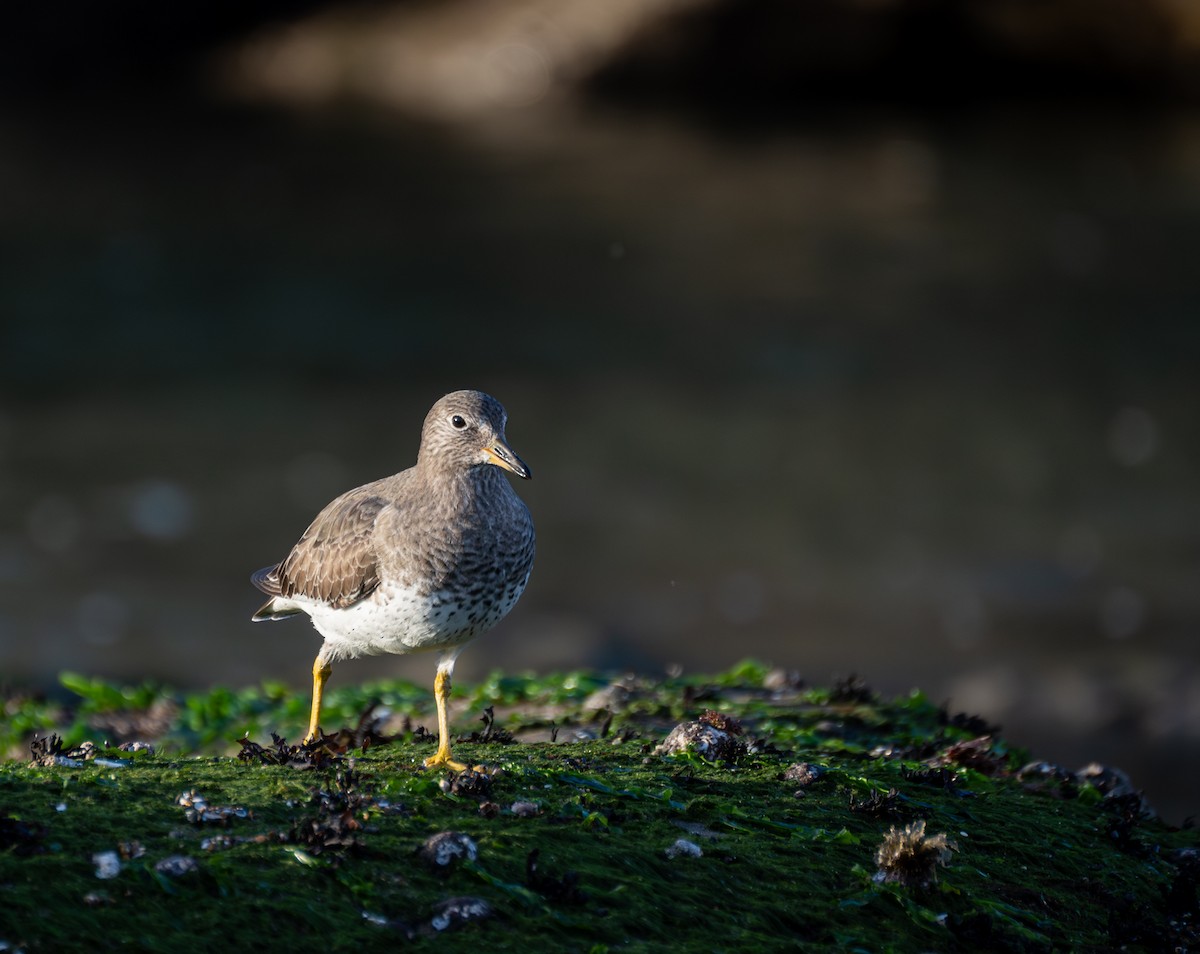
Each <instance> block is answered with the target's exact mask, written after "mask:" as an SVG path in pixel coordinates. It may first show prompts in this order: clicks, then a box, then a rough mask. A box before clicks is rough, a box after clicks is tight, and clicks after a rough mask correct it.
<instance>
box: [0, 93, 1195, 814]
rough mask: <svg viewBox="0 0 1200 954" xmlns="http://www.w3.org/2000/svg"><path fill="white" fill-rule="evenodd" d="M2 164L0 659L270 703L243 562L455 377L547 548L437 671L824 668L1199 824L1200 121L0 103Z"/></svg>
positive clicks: (359, 476)
mask: <svg viewBox="0 0 1200 954" xmlns="http://www.w3.org/2000/svg"><path fill="white" fill-rule="evenodd" d="M0 196H2V199H3V201H2V203H0V309H2V311H0V314H2V316H3V325H2V328H3V331H2V332H0V375H2V384H0V395H2V401H3V403H2V404H0V664H2V672H3V678H4V679H5V680H6V681H9V682H12V681H18V682H25V683H32V684H35V685H42V686H50V685H53V684H54V682H55V679H56V674H57V673H58V672H60V671H61V670H63V669H72V670H81V671H84V672H88V673H96V674H101V675H105V676H110V677H114V678H119V679H128V680H140V679H142V678H145V677H156V678H162V679H165V680H169V681H170V682H172V683H176V684H179V685H182V686H205V685H209V684H211V683H214V682H220V683H231V684H245V683H252V682H256V681H258V680H260V679H264V678H281V679H285V680H287V681H289V682H291V683H293V684H294V685H296V687H297V691H298V692H306V691H307V678H308V671H309V667H310V666H311V661H312V656H313V655H314V654H315V652H316V649H317V640H316V637H315V635H314V634H313V632H312V630H311V628H310V627H309V626H308V625H307V623H305V622H304V621H293V622H291V623H278V624H272V625H253V624H251V623H250V622H249V615H250V614H251V613H252V612H253V610H254V609H255V608H256V606H257V605H258V595H257V594H256V592H255V591H253V590H252V589H251V587H250V585H249V582H248V580H247V577H248V575H249V573H250V572H251V571H252V570H254V569H256V568H258V567H259V566H262V565H265V564H267V563H270V562H274V561H276V560H278V559H280V558H281V557H282V556H283V555H284V554H285V553H286V551H287V549H288V547H289V546H290V545H291V543H292V542H293V541H294V540H295V538H296V537H297V535H298V534H299V533H300V531H301V530H302V529H303V528H304V526H305V525H306V523H307V521H308V519H310V518H311V516H312V515H313V514H314V513H315V512H316V510H317V509H319V507H320V506H321V505H322V504H324V503H325V502H326V500H328V499H329V498H330V497H332V496H334V495H335V494H337V493H339V492H340V491H342V490H344V489H346V488H348V487H350V486H353V485H355V484H357V483H361V482H364V481H366V480H369V479H373V478H375V477H378V476H381V475H383V474H386V473H390V472H392V471H394V470H397V469H400V468H401V467H404V466H407V465H408V464H409V463H411V461H412V460H413V457H414V455H415V450H416V442H417V435H418V430H419V427H420V422H421V420H422V418H423V416H424V413H425V411H426V409H427V408H428V406H429V404H430V403H431V402H432V401H433V399H434V398H436V397H437V396H438V395H440V394H441V393H443V392H444V391H446V390H450V389H452V388H457V387H480V388H483V389H486V390H488V391H490V392H492V393H494V394H495V395H496V396H497V397H499V398H500V399H501V400H502V401H504V402H505V404H506V405H507V406H508V410H509V413H510V425H509V437H510V439H511V441H512V443H513V446H514V448H515V449H516V450H517V452H518V453H520V454H521V455H522V456H523V457H524V458H525V459H526V460H527V461H529V463H530V464H531V466H532V467H533V470H534V473H535V480H534V481H532V482H531V483H528V484H525V483H522V484H521V486H520V488H519V490H520V491H521V493H522V494H523V496H524V497H525V499H526V500H527V502H528V503H529V505H530V508H531V510H532V511H533V514H534V517H535V520H536V522H537V525H538V531H539V559H538V563H537V565H536V566H535V569H534V575H533V580H532V583H531V587H530V589H529V591H528V593H527V595H526V596H525V597H524V598H523V600H522V603H521V604H520V606H519V607H518V609H517V610H516V611H515V612H514V613H513V615H512V616H511V617H510V618H509V619H508V620H507V621H506V622H505V623H504V624H503V625H502V626H501V627H500V628H499V629H497V630H496V631H494V632H493V633H492V634H489V635H488V636H487V637H486V638H485V639H483V640H481V641H480V642H478V643H476V644H475V645H473V646H472V647H471V648H470V650H468V651H467V652H466V653H465V654H464V656H463V657H462V659H461V660H460V662H459V669H458V672H459V674H460V675H461V676H462V677H463V678H465V679H473V678H478V677H479V676H481V675H483V674H484V673H486V672H487V671H489V670H490V669H492V668H495V667H504V668H508V669H537V670H552V669H566V668H574V667H583V666H597V667H604V668H616V669H624V668H636V669H642V670H646V671H649V672H654V671H661V670H662V669H663V668H664V667H665V666H667V665H669V664H675V663H677V664H680V665H682V666H683V667H684V668H685V669H687V670H690V671H714V670H719V669H723V668H727V667H728V666H730V665H731V664H733V663H734V662H736V661H738V660H740V659H742V658H745V657H747V656H756V657H759V658H762V659H765V660H769V661H772V662H774V663H777V664H779V665H782V666H786V667H789V668H794V669H798V670H800V671H801V672H802V673H803V674H804V675H805V677H806V678H808V679H809V680H810V681H812V682H816V683H823V682H827V681H828V680H829V679H830V678H831V676H833V675H834V674H848V673H850V672H857V673H859V674H862V675H863V676H865V677H866V678H867V680H868V681H869V682H870V683H871V684H872V685H873V686H875V687H876V688H878V689H879V690H881V691H885V692H889V693H894V692H906V691H908V690H909V689H911V688H913V687H917V686H919V687H921V688H923V689H924V690H925V691H926V692H927V693H928V694H930V695H931V696H932V697H934V698H935V699H943V698H948V699H950V700H951V704H952V706H953V707H954V708H956V709H966V710H970V711H977V712H980V713H982V714H983V715H985V716H987V717H989V718H991V719H993V720H995V721H998V722H1001V723H1003V724H1004V726H1005V731H1006V734H1007V735H1008V736H1009V737H1010V738H1011V739H1012V740H1013V741H1014V742H1016V743H1018V744H1025V745H1028V746H1030V747H1031V748H1033V749H1034V750H1035V752H1036V753H1037V754H1038V755H1040V756H1043V757H1047V758H1051V759H1060V760H1062V761H1064V762H1066V763H1067V764H1068V765H1069V767H1072V768H1075V767H1078V766H1079V765H1080V764H1082V763H1083V762H1085V761H1088V760H1091V759H1093V758H1096V759H1101V760H1103V761H1106V762H1109V763H1112V764H1116V765H1119V766H1121V767H1124V768H1125V769H1126V770H1128V771H1129V772H1131V774H1132V775H1133V776H1134V780H1135V782H1136V783H1138V784H1139V785H1141V786H1144V787H1145V788H1146V790H1147V792H1148V794H1149V795H1150V797H1151V799H1152V801H1154V802H1155V804H1157V805H1158V806H1159V807H1160V809H1161V810H1162V811H1163V812H1164V813H1165V814H1166V815H1167V816H1168V818H1170V819H1171V820H1174V821H1179V820H1180V819H1182V818H1183V817H1184V816H1185V815H1187V814H1191V813H1194V812H1195V811H1196V810H1197V808H1200V800H1198V799H1197V796H1196V792H1197V790H1198V788H1200V769H1198V768H1197V766H1198V765H1200V759H1198V756H1200V586H1197V576H1198V572H1200V498H1198V495H1197V488H1198V487H1200V480H1198V478H1200V451H1198V442H1197V434H1198V433H1200V428H1198V424H1200V421H1198V417H1200V406H1198V402H1197V384H1196V381H1197V370H1198V368H1200V364H1198V362H1197V358H1198V357H1200V324H1198V322H1197V320H1196V315H1197V312H1198V309H1200V283H1198V281H1197V272H1196V253H1197V249H1200V218H1198V212H1200V119H1198V118H1197V117H1195V116H1191V115H1177V114H1172V115H1167V116H1156V117H1152V118H1135V117H1131V116H1122V115H1114V114H1107V113H1098V114H1094V115H1089V116H1080V115H1077V114H1075V113H1071V112H1062V113H1055V112H1052V111H1048V110H1047V111H1042V112H1041V113H1039V114H1035V115H1031V114H1028V113H1027V112H1009V113H1005V112H1002V111H995V112H993V113H991V114H990V115H987V116H984V117H979V118H977V119H974V120H972V121H970V122H961V121H960V122H959V123H957V124H955V125H947V124H942V125H937V126H934V125H930V124H923V123H920V122H915V121H911V120H903V119H895V118H887V117H881V118H862V119H861V120H860V121H858V122H855V123H853V124H844V125H839V126H837V127H832V126H831V127H820V128H813V129H810V130H807V131H804V132H797V131H790V132H786V133H757V134H755V135H754V136H751V137H740V138H722V137H721V136H719V135H716V134H713V133H710V132H704V131H701V130H697V129H694V128H690V127H686V126H678V125H673V124H670V123H666V122H661V121H658V122H652V121H649V120H647V119H634V118H630V117H627V116H623V115H619V114H616V115H614V114H598V115H579V116H575V117H570V118H564V119H562V120H561V121H559V122H557V123H555V124H553V125H547V126H540V127H533V128H530V129H525V130H522V131H521V134H520V135H517V134H515V133H514V132H513V131H512V130H503V129H495V130H485V131H479V132H477V133H475V134H472V135H467V134H458V135H454V134H451V133H448V132H445V131H438V130H434V129H431V128H425V127H409V126H405V125H402V124H399V123H397V122H392V121H384V120H382V119H381V118H380V117H378V116H375V117H370V118H367V119H363V120H362V121H355V120H353V119H352V118H348V117H346V116H338V117H315V118H314V117H308V118H304V119H287V118H280V117H278V116H273V115H268V114H261V113H253V112H244V111H242V112H239V111H233V110H222V109H217V108H208V107H198V106H188V107H181V106H180V105H179V104H178V103H174V104H172V106H171V108H169V109H168V108H163V109H156V108H154V107H151V106H140V107H137V108H134V107H127V108H124V109H121V108H115V107H112V106H111V105H110V106H106V107H105V108H104V109H93V108H86V109H85V108H81V107H72V108H68V107H56V108H54V109H32V108H29V107H23V108H15V107H9V108H7V109H6V110H5V111H3V112H0ZM432 666H433V662H432V659H429V658H420V657H411V658H407V659H401V658H392V657H387V658H379V659H373V660H366V661H358V662H353V663H347V664H343V665H342V666H339V667H338V669H337V671H336V672H335V674H334V680H335V685H336V683H337V682H338V681H341V680H346V681H349V680H364V679H370V678H377V677H383V676H389V675H402V676H406V677H408V678H412V679H416V680H422V681H424V680H428V679H430V678H431V676H432Z"/></svg>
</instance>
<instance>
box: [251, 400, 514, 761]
mask: <svg viewBox="0 0 1200 954" xmlns="http://www.w3.org/2000/svg"><path fill="white" fill-rule="evenodd" d="M507 419H508V415H507V414H506V413H505V411H504V408H503V407H502V406H501V404H500V402H499V401H497V400H496V399H495V398H493V397H490V396H489V395H487V394H484V393H483V392H481V391H454V392H453V393H451V394H447V395H446V396H445V397H443V398H442V399H441V400H439V401H438V402H437V403H436V404H434V405H433V408H432V409H431V410H430V411H429V414H428V416H426V418H425V425H424V427H423V428H422V430H421V447H420V450H419V452H418V454H417V462H416V464H415V465H414V466H412V467H410V468H408V470H405V471H401V472H400V473H398V474H394V475H393V476H391V477H384V478H383V479H382V480H377V481H374V482H373V483H369V484H364V485H363V486H362V487H357V488H355V489H354V490H350V491H347V492H346V493H344V494H342V495H341V496H340V497H338V498H337V499H336V500H334V501H333V502H332V503H330V504H329V505H328V506H327V507H326V508H325V509H324V510H322V511H321V512H320V513H319V514H317V518H316V519H315V520H314V521H313V522H312V524H311V525H310V526H309V528H308V529H307V530H305V531H304V535H303V536H302V537H301V538H300V541H299V542H298V543H297V544H296V545H295V546H294V547H292V552H291V553H289V554H288V556H287V558H286V559H285V560H284V561H283V562H282V563H277V564H275V565H274V566H268V567H264V568H263V569H261V570H259V571H258V572H257V573H255V574H254V575H253V576H252V577H251V581H252V582H253V583H254V585H255V586H257V587H258V588H259V589H260V590H262V591H263V592H264V593H266V594H267V595H268V596H270V599H269V600H267V602H266V603H264V604H263V605H262V608H261V609H259V611H258V612H257V613H255V614H254V616H253V617H252V618H253V619H254V620H265V619H286V618H287V617H289V616H296V615H298V614H300V613H307V614H308V615H309V617H310V618H311V619H312V622H313V625H314V626H315V627H316V629H317V631H318V632H319V633H320V634H321V635H322V636H323V637H324V639H325V641H324V643H323V644H322V645H321V650H320V652H318V653H317V658H316V661H315V662H314V663H313V670H312V672H313V693H312V712H311V716H310V718H309V723H308V733H307V735H306V736H305V740H306V741H311V740H312V739H314V738H316V737H318V735H319V733H320V729H319V723H320V718H321V696H322V693H323V692H324V690H325V683H326V681H327V680H328V679H329V673H330V671H331V668H332V664H333V663H335V662H337V661H338V660H340V659H352V658H354V657H356V656H372V655H377V654H379V653H412V652H422V651H429V650H433V651H436V652H437V653H438V664H437V677H436V679H435V680H434V700H435V702H436V704H437V719H438V748H437V752H436V753H435V754H434V755H433V756H431V757H430V758H428V759H426V760H425V765H426V767H435V766H446V767H447V768H450V769H453V770H456V771H461V770H462V769H463V768H464V766H463V765H462V764H461V763H459V762H455V761H453V760H452V759H451V758H450V734H449V730H448V728H447V720H446V700H447V699H448V698H449V696H450V678H451V674H452V673H453V671H454V661H455V659H456V658H457V657H458V654H459V653H460V652H461V651H462V649H463V647H464V646H466V644H467V643H469V642H470V641H471V640H472V639H474V638H475V637H477V636H479V635H481V634H482V633H484V632H486V631H487V630H489V629H491V628H492V627H493V626H495V625H496V623H498V622H499V621H500V620H501V619H503V618H504V617H505V616H506V615H507V614H508V611H509V610H511V609H512V608H513V605H514V604H515V603H516V602H517V599H518V598H519V597H520V595H521V593H522V592H524V590H525V584H526V583H528V582H529V571H530V569H531V567H532V566H533V552H534V533H533V520H532V519H531V518H530V516H529V510H528V509H527V508H526V506H525V504H524V503H522V501H521V498H520V497H518V496H517V494H516V491H514V490H513V488H512V485H511V484H510V483H509V482H508V480H506V479H505V477H504V475H503V474H501V473H500V471H501V470H507V471H509V472H510V473H513V474H516V475H517V476H518V477H522V478H526V479H527V478H528V477H529V476H530V473H529V468H528V467H526V466H525V463H524V462H523V461H522V460H521V458H519V457H518V456H517V455H516V454H515V453H513V451H512V449H511V448H510V447H509V446H508V440H507V438H506V437H505V436H504V425H505V423H506V421H507Z"/></svg>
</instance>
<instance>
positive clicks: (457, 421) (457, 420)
mask: <svg viewBox="0 0 1200 954" xmlns="http://www.w3.org/2000/svg"><path fill="white" fill-rule="evenodd" d="M450 423H451V424H453V425H454V426H455V427H457V428H463V427H466V426H467V422H466V421H465V420H464V419H463V416H462V415H461V414H455V415H454V417H452V418H450Z"/></svg>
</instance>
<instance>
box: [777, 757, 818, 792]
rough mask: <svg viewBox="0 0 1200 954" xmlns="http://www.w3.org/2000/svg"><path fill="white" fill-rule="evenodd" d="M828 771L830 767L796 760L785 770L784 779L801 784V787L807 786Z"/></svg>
mask: <svg viewBox="0 0 1200 954" xmlns="http://www.w3.org/2000/svg"><path fill="white" fill-rule="evenodd" d="M827 771H828V769H826V768H824V767H823V766H820V765H813V764H812V763H811V762H796V763H794V764H792V765H789V766H788V767H787V768H786V769H785V770H784V773H783V780H784V781H785V782H792V783H794V784H796V785H799V786H800V787H801V788H805V787H806V786H809V785H811V784H812V783H813V782H815V781H816V780H817V779H819V778H820V777H821V776H822V775H824V774H825V773H826V772H827Z"/></svg>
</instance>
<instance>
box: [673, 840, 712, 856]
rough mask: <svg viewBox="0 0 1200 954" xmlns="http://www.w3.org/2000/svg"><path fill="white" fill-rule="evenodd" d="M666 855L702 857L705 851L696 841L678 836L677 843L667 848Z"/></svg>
mask: <svg viewBox="0 0 1200 954" xmlns="http://www.w3.org/2000/svg"><path fill="white" fill-rule="evenodd" d="M666 855H667V857H668V858H700V857H703V855H704V851H703V850H702V849H701V848H700V846H699V845H697V844H696V843H695V842H694V841H688V840H687V839H686V838H676V839H675V844H673V845H672V846H671V847H670V848H668V849H667V851H666Z"/></svg>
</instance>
